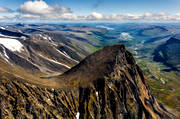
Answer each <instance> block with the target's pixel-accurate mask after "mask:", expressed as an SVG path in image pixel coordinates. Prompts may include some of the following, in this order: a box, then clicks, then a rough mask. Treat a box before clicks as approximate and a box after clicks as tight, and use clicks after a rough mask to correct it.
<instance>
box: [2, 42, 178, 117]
mask: <svg viewBox="0 0 180 119" xmlns="http://www.w3.org/2000/svg"><path fill="white" fill-rule="evenodd" d="M0 79H1V83H0V97H1V99H0V104H1V115H2V117H3V118H5V117H11V118H25V117H28V118H45V117H48V118H81V119H91V118H92V119H93V118H97V119H111V118H112V119H128V118H129V119H135V118H136V119H137V118H138V119H141V118H143V119H144V118H147V119H151V118H153V119H158V118H159V119H162V118H164V119H170V118H175V117H174V116H173V115H172V114H170V113H169V112H167V111H166V109H165V108H164V107H163V106H162V104H160V103H158V102H157V101H156V99H155V98H154V97H153V96H152V95H151V93H150V90H149V87H148V84H147V83H146V79H145V78H144V75H143V72H142V71H141V69H140V68H139V67H138V66H137V64H136V63H135V60H134V59H133V56H132V54H131V53H129V52H128V51H126V49H125V47H124V46H123V45H116V46H112V47H105V48H104V49H102V50H100V51H97V52H96V53H94V54H92V55H90V56H88V57H87V58H85V59H84V60H83V61H81V62H80V63H79V64H78V65H76V66H75V67H73V68H72V69H70V70H69V71H67V72H65V73H64V74H62V75H60V76H56V77H51V80H46V79H42V80H46V83H42V84H40V85H41V86H47V87H53V88H54V87H55V88H56V89H55V90H54V89H52V88H51V89H49V88H44V87H42V88H40V86H37V85H33V84H30V83H26V82H23V81H22V80H23V79H19V78H18V77H15V76H12V75H10V74H6V73H3V72H2V73H1V77H0ZM58 87H59V88H60V89H58Z"/></svg>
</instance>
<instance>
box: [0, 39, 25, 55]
mask: <svg viewBox="0 0 180 119" xmlns="http://www.w3.org/2000/svg"><path fill="white" fill-rule="evenodd" d="M0 44H2V45H4V47H6V48H7V49H9V50H11V51H18V52H21V51H22V50H23V45H22V44H21V42H19V41H18V40H16V39H11V38H0Z"/></svg>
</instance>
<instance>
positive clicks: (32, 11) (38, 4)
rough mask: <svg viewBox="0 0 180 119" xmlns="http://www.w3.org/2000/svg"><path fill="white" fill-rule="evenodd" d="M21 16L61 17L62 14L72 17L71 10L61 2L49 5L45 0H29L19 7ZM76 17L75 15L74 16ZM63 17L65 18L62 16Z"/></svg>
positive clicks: (41, 18) (45, 18)
mask: <svg viewBox="0 0 180 119" xmlns="http://www.w3.org/2000/svg"><path fill="white" fill-rule="evenodd" d="M18 11H19V14H20V15H19V16H20V17H21V18H23V19H24V18H30V17H32V18H39V19H40V20H43V19H44V20H47V19H50V20H51V19H59V18H61V17H62V16H63V17H64V16H66V17H68V18H69V17H70V14H71V10H70V9H69V8H67V7H64V6H61V5H59V4H55V5H48V4H47V3H46V2H45V1H43V0H35V1H27V2H25V3H24V4H22V5H21V6H20V8H19V10H18ZM72 17H74V15H73V16H72ZM62 19H63V18H62Z"/></svg>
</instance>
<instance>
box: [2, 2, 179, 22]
mask: <svg viewBox="0 0 180 119" xmlns="http://www.w3.org/2000/svg"><path fill="white" fill-rule="evenodd" d="M28 1H31V2H28ZM35 1H38V2H36V4H39V7H43V8H42V9H41V8H40V9H39V10H42V11H43V9H45V7H47V9H49V10H50V11H51V12H57V14H54V16H52V15H50V14H51V12H50V11H49V12H48V11H47V12H46V15H47V14H48V15H47V16H48V17H47V16H45V14H43V13H42V14H41V13H40V12H39V11H34V10H31V9H32V8H34V7H33V5H36V4H33V3H35ZM25 3H28V4H25ZM29 4H31V5H32V8H28V6H30V5H29ZM21 6H23V7H21ZM55 6H56V7H55ZM57 6H58V7H57ZM179 6H180V0H0V20H3V19H7V18H8V19H11V18H13V19H14V20H15V21H16V20H17V21H18V20H25V21H29V20H30V19H25V17H27V16H28V17H29V18H30V16H32V17H33V18H34V19H33V20H39V21H44V20H45V21H47V20H48V19H49V21H51V20H52V21H53V20H54V21H57V19H59V20H66V19H68V20H88V21H89V20H111V19H112V16H113V15H114V17H113V18H114V20H120V21H123V20H124V21H129V20H142V21H143V20H147V21H148V18H147V17H149V18H150V16H151V17H152V16H153V17H154V19H150V20H152V21H153V20H154V21H155V20H159V21H160V20H161V19H163V20H165V21H173V20H174V21H178V20H179V19H180V18H179V16H180V14H179V13H180V7H179ZM37 7H38V6H36V9H38V8H37ZM61 8H63V9H64V8H67V9H66V10H65V11H63V12H62V11H61V12H60V10H62V9H61ZM5 9H6V10H5ZM10 11H11V12H10ZM12 11H14V12H12ZM36 13H37V14H36ZM38 15H39V16H38ZM58 15H59V16H58ZM71 15H72V16H71ZM144 15H145V16H144ZM24 16H25V17H24ZM158 16H161V17H162V18H159V19H158V18H157V17H158ZM20 17H22V19H20ZM45 17H46V18H45ZM50 17H52V18H53V19H50ZM55 17H56V19H55ZM67 17H68V18H67ZM70 17H73V18H72V19H70ZM75 17H76V18H75ZM79 17H80V19H77V18H79ZM96 17H97V18H96ZM110 17H111V18H110ZM116 17H117V18H116ZM35 18H36V19H35ZM47 18H48V19H47ZM139 18H141V19H139ZM144 18H145V19H144ZM175 18H177V19H175Z"/></svg>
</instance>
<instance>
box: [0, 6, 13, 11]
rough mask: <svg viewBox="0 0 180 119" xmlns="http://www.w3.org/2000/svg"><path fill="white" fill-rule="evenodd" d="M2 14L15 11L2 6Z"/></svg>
mask: <svg viewBox="0 0 180 119" xmlns="http://www.w3.org/2000/svg"><path fill="white" fill-rule="evenodd" d="M0 12H13V10H11V9H8V8H5V7H1V6H0Z"/></svg>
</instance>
